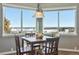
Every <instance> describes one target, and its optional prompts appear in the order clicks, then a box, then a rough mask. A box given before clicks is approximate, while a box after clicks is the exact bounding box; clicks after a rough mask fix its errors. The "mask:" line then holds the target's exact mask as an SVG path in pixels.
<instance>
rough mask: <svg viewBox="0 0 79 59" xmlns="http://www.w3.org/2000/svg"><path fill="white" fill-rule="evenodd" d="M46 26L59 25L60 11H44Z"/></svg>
mask: <svg viewBox="0 0 79 59" xmlns="http://www.w3.org/2000/svg"><path fill="white" fill-rule="evenodd" d="M44 16H45V17H44V20H43V22H44V27H58V12H57V11H49V12H44Z"/></svg>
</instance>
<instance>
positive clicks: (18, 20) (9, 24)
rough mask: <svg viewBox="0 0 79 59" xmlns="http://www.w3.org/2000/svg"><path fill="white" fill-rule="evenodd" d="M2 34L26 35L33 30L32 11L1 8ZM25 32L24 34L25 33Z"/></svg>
mask: <svg viewBox="0 0 79 59" xmlns="http://www.w3.org/2000/svg"><path fill="white" fill-rule="evenodd" d="M3 15H4V22H3V24H4V27H3V28H4V31H3V32H4V33H5V34H6V33H7V34H16V33H23V32H24V33H26V32H28V31H31V32H32V31H33V30H34V29H35V19H34V17H33V15H34V11H33V10H28V9H21V8H13V7H3ZM25 31H26V32H25Z"/></svg>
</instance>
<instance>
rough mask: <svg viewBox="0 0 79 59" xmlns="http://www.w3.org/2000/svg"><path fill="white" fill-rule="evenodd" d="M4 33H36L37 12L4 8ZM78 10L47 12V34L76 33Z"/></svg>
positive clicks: (45, 20) (45, 25)
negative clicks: (35, 15) (57, 32)
mask: <svg viewBox="0 0 79 59" xmlns="http://www.w3.org/2000/svg"><path fill="white" fill-rule="evenodd" d="M3 14H4V22H3V23H4V31H3V32H4V33H9V34H10V33H12V34H13V33H21V30H22V32H35V26H36V19H35V17H33V15H34V14H35V10H29V9H20V8H12V7H4V8H3ZM75 15H76V10H75V9H71V10H56V11H47V12H46V11H45V12H44V18H43V28H44V30H43V31H44V33H45V32H56V31H59V32H61V33H71V32H75Z"/></svg>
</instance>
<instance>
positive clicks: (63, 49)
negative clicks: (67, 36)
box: [58, 48, 79, 52]
mask: <svg viewBox="0 0 79 59" xmlns="http://www.w3.org/2000/svg"><path fill="white" fill-rule="evenodd" d="M58 50H59V51H70V52H79V50H74V49H66V48H59V49H58Z"/></svg>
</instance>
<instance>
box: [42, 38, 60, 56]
mask: <svg viewBox="0 0 79 59" xmlns="http://www.w3.org/2000/svg"><path fill="white" fill-rule="evenodd" d="M58 43H59V37H56V38H46V42H45V44H44V46H43V50H42V53H43V54H45V55H58Z"/></svg>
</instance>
